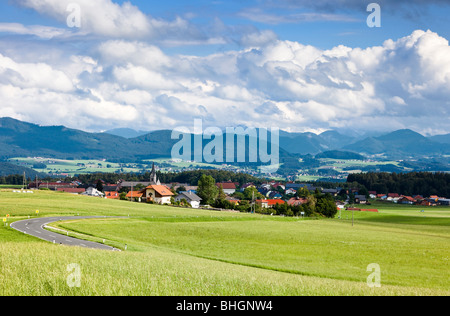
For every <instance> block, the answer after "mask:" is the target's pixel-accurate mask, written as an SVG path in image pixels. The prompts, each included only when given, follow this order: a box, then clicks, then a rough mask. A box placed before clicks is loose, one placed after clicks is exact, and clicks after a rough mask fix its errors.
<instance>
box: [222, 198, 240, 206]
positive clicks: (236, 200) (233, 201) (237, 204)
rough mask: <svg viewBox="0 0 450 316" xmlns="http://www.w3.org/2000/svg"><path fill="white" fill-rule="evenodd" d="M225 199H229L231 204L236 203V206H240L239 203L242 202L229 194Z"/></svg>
mask: <svg viewBox="0 0 450 316" xmlns="http://www.w3.org/2000/svg"><path fill="white" fill-rule="evenodd" d="M225 200H227V201H228V202H230V203H231V204H234V205H236V206H239V204H241V200H238V199H236V198H234V197H231V196H227V197H226V198H225Z"/></svg>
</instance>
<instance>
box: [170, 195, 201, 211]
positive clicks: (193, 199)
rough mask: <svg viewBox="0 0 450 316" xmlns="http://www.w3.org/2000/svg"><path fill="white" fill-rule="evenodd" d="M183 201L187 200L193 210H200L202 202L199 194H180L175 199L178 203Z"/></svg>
mask: <svg viewBox="0 0 450 316" xmlns="http://www.w3.org/2000/svg"><path fill="white" fill-rule="evenodd" d="M183 199H185V200H186V201H187V202H188V203H189V204H190V205H191V206H192V208H199V207H200V201H201V200H202V199H201V198H200V197H199V196H198V195H197V194H194V193H191V192H180V194H178V195H177V196H176V197H175V201H176V202H181V200H183Z"/></svg>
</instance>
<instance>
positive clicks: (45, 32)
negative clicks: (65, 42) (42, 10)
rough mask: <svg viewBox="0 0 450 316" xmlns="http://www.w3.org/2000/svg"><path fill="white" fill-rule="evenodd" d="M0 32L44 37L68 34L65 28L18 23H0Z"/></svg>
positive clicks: (49, 37)
mask: <svg viewBox="0 0 450 316" xmlns="http://www.w3.org/2000/svg"><path fill="white" fill-rule="evenodd" d="M0 33H14V34H20V35H34V36H37V37H40V38H44V39H51V38H53V37H61V36H66V35H69V32H68V31H66V30H65V29H61V28H57V27H49V26H41V25H28V26H25V25H23V24H20V23H0Z"/></svg>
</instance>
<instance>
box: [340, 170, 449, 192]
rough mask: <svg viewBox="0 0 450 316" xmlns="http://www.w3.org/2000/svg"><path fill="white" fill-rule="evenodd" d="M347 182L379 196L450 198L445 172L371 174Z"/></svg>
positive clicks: (362, 174)
mask: <svg viewBox="0 0 450 316" xmlns="http://www.w3.org/2000/svg"><path fill="white" fill-rule="evenodd" d="M347 182H357V183H359V184H361V185H363V186H365V187H366V188H367V189H368V190H369V191H376V192H377V193H379V194H387V193H398V194H402V195H409V196H413V195H422V196H424V197H428V196H431V195H438V196H440V197H450V174H449V173H443V172H410V173H387V172H381V173H380V172H379V173H376V172H369V173H360V174H350V175H349V176H348V178H347Z"/></svg>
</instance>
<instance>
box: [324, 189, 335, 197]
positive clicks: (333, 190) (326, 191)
mask: <svg viewBox="0 0 450 316" xmlns="http://www.w3.org/2000/svg"><path fill="white" fill-rule="evenodd" d="M322 193H323V194H327V193H328V194H331V195H332V196H337V195H338V193H339V191H338V190H337V189H323V190H322Z"/></svg>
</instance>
